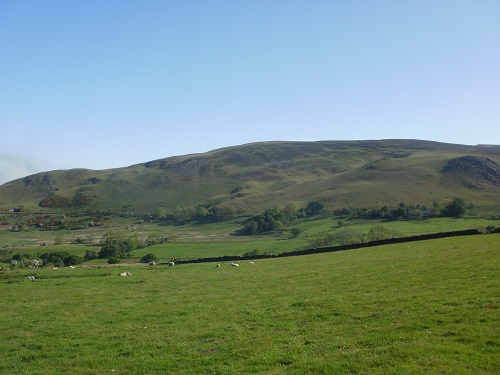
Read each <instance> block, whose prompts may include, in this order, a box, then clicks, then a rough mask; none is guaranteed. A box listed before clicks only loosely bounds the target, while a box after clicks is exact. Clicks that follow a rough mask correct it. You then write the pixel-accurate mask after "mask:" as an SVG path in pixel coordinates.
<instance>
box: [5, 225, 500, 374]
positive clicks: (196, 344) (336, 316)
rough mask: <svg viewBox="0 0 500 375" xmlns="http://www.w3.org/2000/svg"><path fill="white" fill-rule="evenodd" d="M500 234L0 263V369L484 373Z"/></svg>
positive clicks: (491, 340) (497, 359) (498, 357)
mask: <svg viewBox="0 0 500 375" xmlns="http://www.w3.org/2000/svg"><path fill="white" fill-rule="evenodd" d="M498 243H499V236H498V235H493V234H492V235H481V236H470V237H455V238H447V239H439V240H433V241H421V242H413V243H405V244H394V245H387V246H379V247H375V248H366V249H362V250H350V251H344V252H336V253H329V254H318V255H312V256H303V257H290V258H281V259H267V260H258V261H255V264H249V263H248V262H242V263H241V264H240V267H238V268H235V267H230V266H229V264H227V263H224V264H222V267H221V268H214V265H213V264H211V263H207V264H192V265H176V266H175V267H166V266H156V267H150V266H146V265H144V266H136V267H133V266H121V267H103V268H99V267H87V268H77V269H59V270H53V269H40V270H15V271H3V272H0V296H1V297H0V311H1V312H2V319H1V320H0V332H1V336H2V339H1V340H0V352H1V353H2V356H0V373H9V374H54V373H57V374H105V373H118V374H124V373H127V374H130V373H134V374H152V373H153V374H166V373H176V374H207V373H216V374H244V373H259V374H305V373H308V374H420V373H426V374H474V375H475V374H495V373H498V369H499V368H500V340H499V335H498V333H499V331H498V327H499V326H500V321H499V320H500V315H499V310H498V309H499V298H500V288H499V285H500V284H499V281H500V277H499V272H498V269H499V264H498V262H499V254H498ZM124 271H128V272H130V273H131V276H128V277H120V276H118V274H119V273H120V272H124ZM28 275H35V277H36V280H35V281H33V282H32V281H29V280H28V279H27V276H28Z"/></svg>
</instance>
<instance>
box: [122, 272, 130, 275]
mask: <svg viewBox="0 0 500 375" xmlns="http://www.w3.org/2000/svg"><path fill="white" fill-rule="evenodd" d="M130 275H132V274H131V273H130V272H122V273H121V274H120V276H130Z"/></svg>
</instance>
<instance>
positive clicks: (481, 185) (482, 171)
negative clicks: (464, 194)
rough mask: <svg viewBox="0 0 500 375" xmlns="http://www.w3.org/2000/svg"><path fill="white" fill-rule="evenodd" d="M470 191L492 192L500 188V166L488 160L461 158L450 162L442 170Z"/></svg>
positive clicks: (473, 157)
mask: <svg viewBox="0 0 500 375" xmlns="http://www.w3.org/2000/svg"><path fill="white" fill-rule="evenodd" d="M442 172H443V173H445V174H447V175H448V176H449V177H454V178H456V179H458V180H459V181H461V182H462V183H463V184H464V185H465V186H467V187H468V188H470V189H478V190H492V189H496V188H498V187H500V164H498V163H497V162H496V161H494V160H491V159H489V158H484V157H477V156H463V157H460V158H456V159H453V160H451V161H450V162H449V163H448V164H447V165H446V166H445V167H444V168H443V170H442Z"/></svg>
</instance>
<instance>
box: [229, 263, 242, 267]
mask: <svg viewBox="0 0 500 375" xmlns="http://www.w3.org/2000/svg"><path fill="white" fill-rule="evenodd" d="M231 266H233V267H239V266H240V265H239V264H238V263H231Z"/></svg>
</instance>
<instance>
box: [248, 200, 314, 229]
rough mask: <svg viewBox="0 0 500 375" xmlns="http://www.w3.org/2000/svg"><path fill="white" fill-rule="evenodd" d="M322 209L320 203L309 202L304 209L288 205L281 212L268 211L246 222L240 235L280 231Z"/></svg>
mask: <svg viewBox="0 0 500 375" xmlns="http://www.w3.org/2000/svg"><path fill="white" fill-rule="evenodd" d="M323 208H324V204H323V203H321V202H317V201H313V202H309V203H308V204H307V205H306V207H302V208H298V207H297V205H296V204H289V205H287V206H286V207H285V209H283V210H279V209H270V210H266V211H264V212H263V213H261V214H258V215H254V216H252V217H251V218H249V219H248V220H246V222H245V225H244V227H243V229H241V230H240V232H239V233H240V234H248V235H252V234H258V233H264V232H270V231H274V230H279V229H282V228H283V226H284V225H287V224H289V223H290V222H292V221H293V220H295V219H297V218H304V217H309V216H314V215H317V214H319V213H320V212H321V211H322V210H323ZM292 229H293V230H292V235H293V236H294V237H296V236H297V234H298V233H297V230H298V229H297V228H292Z"/></svg>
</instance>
